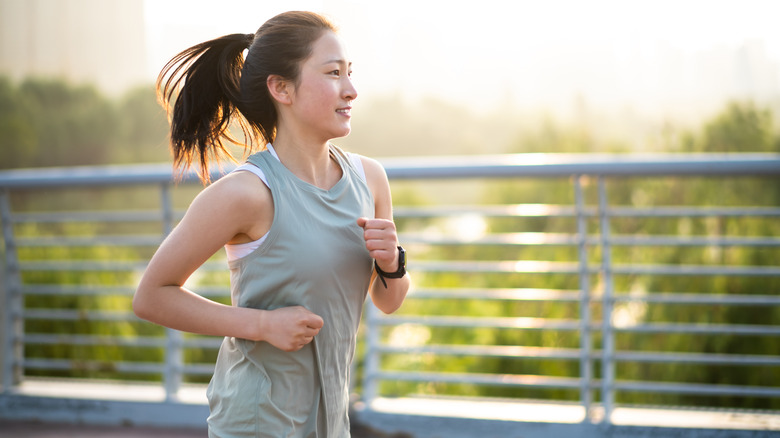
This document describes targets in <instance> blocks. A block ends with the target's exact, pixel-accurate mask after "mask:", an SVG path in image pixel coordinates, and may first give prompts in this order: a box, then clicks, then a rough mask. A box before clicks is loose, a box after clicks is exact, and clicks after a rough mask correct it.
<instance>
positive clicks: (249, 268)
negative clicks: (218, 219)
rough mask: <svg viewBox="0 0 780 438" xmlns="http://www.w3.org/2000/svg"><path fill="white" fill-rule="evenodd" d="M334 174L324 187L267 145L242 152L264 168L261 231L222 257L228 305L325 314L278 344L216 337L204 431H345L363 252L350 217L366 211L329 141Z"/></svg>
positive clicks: (367, 201)
mask: <svg viewBox="0 0 780 438" xmlns="http://www.w3.org/2000/svg"><path fill="white" fill-rule="evenodd" d="M330 154H331V157H333V158H334V159H335V160H336V161H337V162H338V164H339V165H340V166H341V169H342V177H341V179H340V180H339V181H338V182H337V183H336V185H334V186H333V187H332V188H331V189H330V190H323V189H320V188H318V187H316V186H313V185H311V184H308V183H306V182H304V181H303V180H301V179H299V178H298V177H296V176H295V175H293V174H292V173H291V172H290V171H289V170H288V169H287V168H286V167H284V165H282V163H281V162H279V160H277V159H276V158H274V157H273V156H272V155H271V154H270V152H269V151H268V150H265V151H263V152H259V153H257V154H254V155H252V156H250V157H249V159H248V161H249V162H250V163H252V164H254V165H256V166H258V167H260V168H261V169H262V170H263V172H264V173H265V174H266V176H267V177H268V186H269V188H270V190H271V194H272V196H273V202H274V217H273V223H272V225H271V229H270V230H269V231H268V237H267V238H266V240H265V241H264V242H263V243H262V244H261V245H260V247H258V248H257V249H256V250H255V251H253V252H252V253H250V254H249V255H247V256H245V257H242V258H240V259H238V260H234V261H232V262H230V263H229V266H230V272H231V298H232V303H233V305H235V306H242V307H252V308H257V309H266V310H273V309H277V308H280V307H286V306H298V305H299V306H303V307H305V308H307V309H309V310H310V311H312V312H314V313H316V314H317V315H319V316H320V317H322V319H323V320H324V325H323V327H322V329H321V330H320V332H319V334H318V335H317V336H315V338H314V341H313V342H311V343H309V344H307V345H306V346H304V348H303V349H301V350H299V351H296V352H292V353H287V352H284V351H281V350H279V349H277V348H276V347H274V346H272V345H271V344H268V343H266V342H253V341H249V340H246V339H237V338H225V339H224V340H223V342H222V346H221V347H220V351H219V356H218V358H217V364H216V367H215V370H214V376H213V377H212V380H211V383H210V384H209V389H208V398H209V406H210V409H211V415H210V416H209V418H208V424H209V436H210V437H212V438H213V437H219V438H226V437H272V438H280V437H307V438H308V437H320V438H324V437H329V438H331V437H334V438H335V437H349V436H350V434H349V419H348V417H347V411H348V407H349V406H348V403H349V371H350V363H351V362H352V358H353V355H354V352H355V342H356V334H357V330H358V324H359V322H360V316H361V312H362V308H363V303H364V301H365V298H366V293H367V291H368V286H369V281H370V277H371V269H372V259H371V257H370V256H369V254H368V250H366V247H365V241H364V240H363V230H362V228H360V227H359V226H358V225H357V223H356V221H357V218H358V217H360V216H365V217H369V218H373V217H374V201H373V197H372V195H371V191H370V189H369V188H368V186H367V185H366V183H365V181H363V179H361V177H360V176H359V175H358V173H357V171H356V170H355V169H354V168H353V166H352V163H351V162H350V160H349V159H348V157H347V156H346V154H345V153H344V152H343V151H342V150H341V149H339V148H338V147H336V146H333V145H331V146H330Z"/></svg>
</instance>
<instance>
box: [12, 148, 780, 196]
mask: <svg viewBox="0 0 780 438" xmlns="http://www.w3.org/2000/svg"><path fill="white" fill-rule="evenodd" d="M379 161H380V162H381V163H382V165H383V166H384V168H385V170H386V171H387V175H388V177H389V178H391V179H430V178H457V179H464V178H505V177H523V178H524V177H536V178H538V177H571V176H576V175H603V176H613V177H640V176H659V175H673V176H680V175H684V176H729V175H738V176H777V175H780V155H778V154H761V153H750V154H746V153H740V154H506V155H464V156H435V157H415V158H414V160H409V159H408V158H384V159H379ZM233 167H234V166H233V165H225V166H224V167H223V168H222V169H219V168H213V169H211V171H210V173H211V176H212V179H217V178H219V177H220V176H221V175H223V174H224V173H226V172H228V171H230V170H231V169H232V168H233ZM173 181H174V177H173V169H172V166H171V165H170V164H136V165H120V166H84V167H59V168H54V167H52V168H47V169H46V171H45V172H44V171H42V170H41V169H12V170H5V171H2V172H0V188H9V189H35V188H61V187H64V186H66V185H67V186H102V185H128V184H133V185H138V184H168V183H172V182H173ZM197 181H198V179H197V175H196V173H195V172H194V171H190V172H186V173H185V174H184V175H182V181H181V182H182V183H197Z"/></svg>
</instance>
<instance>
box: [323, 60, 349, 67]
mask: <svg viewBox="0 0 780 438" xmlns="http://www.w3.org/2000/svg"><path fill="white" fill-rule="evenodd" d="M328 64H339V65H345V66H347V67H351V66H352V63H351V62H347V61H345V60H343V59H331V60H328V61H325V62H323V63H322V65H328Z"/></svg>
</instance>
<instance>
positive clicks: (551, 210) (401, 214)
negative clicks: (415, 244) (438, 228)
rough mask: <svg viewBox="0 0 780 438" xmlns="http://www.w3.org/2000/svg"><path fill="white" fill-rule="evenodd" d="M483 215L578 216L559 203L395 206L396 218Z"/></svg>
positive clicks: (591, 209) (589, 213)
mask: <svg viewBox="0 0 780 438" xmlns="http://www.w3.org/2000/svg"><path fill="white" fill-rule="evenodd" d="M583 214H584V215H586V216H596V215H597V214H598V212H597V210H596V208H595V207H587V208H585V209H584V210H583ZM474 215H477V216H482V217H544V218H547V217H576V216H577V210H576V208H575V207H573V206H569V205H558V204H501V205H428V206H419V207H417V206H403V205H401V206H398V207H393V217H395V218H431V217H450V216H474Z"/></svg>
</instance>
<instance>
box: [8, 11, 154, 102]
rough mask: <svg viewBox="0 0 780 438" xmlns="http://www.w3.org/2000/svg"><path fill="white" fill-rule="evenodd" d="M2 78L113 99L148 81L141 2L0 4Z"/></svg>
mask: <svg viewBox="0 0 780 438" xmlns="http://www.w3.org/2000/svg"><path fill="white" fill-rule="evenodd" d="M0 74H1V75H7V76H10V77H11V78H13V79H15V80H18V79H21V78H23V77H26V76H44V77H62V78H65V79H67V80H69V81H71V82H74V83H94V84H95V85H97V86H98V87H99V88H100V89H101V90H103V91H105V92H107V93H110V94H116V93H121V92H123V91H125V90H126V89H127V88H128V87H130V86H133V85H137V84H140V83H144V82H147V81H148V78H147V76H146V41H145V32H144V3H143V0H110V1H106V0H0Z"/></svg>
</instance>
